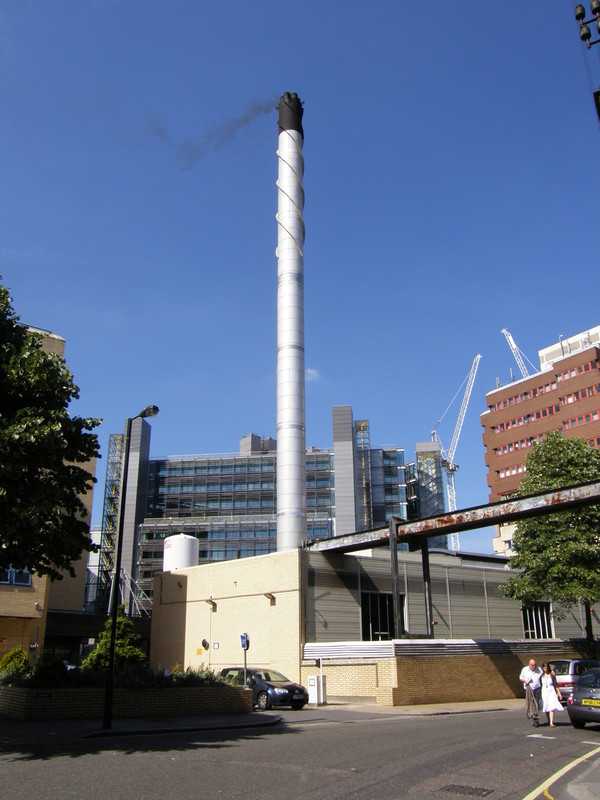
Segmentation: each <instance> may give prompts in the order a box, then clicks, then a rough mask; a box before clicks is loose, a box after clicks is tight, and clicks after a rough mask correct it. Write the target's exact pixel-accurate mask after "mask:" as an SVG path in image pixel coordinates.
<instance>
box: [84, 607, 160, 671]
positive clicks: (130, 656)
mask: <svg viewBox="0 0 600 800" xmlns="http://www.w3.org/2000/svg"><path fill="white" fill-rule="evenodd" d="M111 635H112V619H111V618H110V617H109V618H108V619H107V620H106V625H105V626H104V630H103V631H102V633H101V634H100V638H99V639H98V644H97V645H96V648H95V649H94V650H92V652H91V653H90V654H89V656H87V658H85V659H84V660H83V662H82V664H81V666H82V669H83V670H84V671H85V670H88V669H94V670H104V671H106V670H108V667H109V663H110V640H111ZM146 661H147V658H146V654H145V653H144V651H143V650H142V649H141V648H140V647H138V645H137V638H136V635H135V631H134V629H133V623H132V621H131V620H130V619H129V617H127V616H125V609H124V607H123V606H119V608H118V611H117V626H116V631H115V674H116V673H117V672H118V671H119V669H121V668H123V667H125V665H129V664H131V663H133V662H138V663H143V662H146Z"/></svg>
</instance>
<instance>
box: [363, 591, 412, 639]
mask: <svg viewBox="0 0 600 800" xmlns="http://www.w3.org/2000/svg"><path fill="white" fill-rule="evenodd" d="M400 599H401V611H400V619H401V620H402V630H403V631H404V624H403V620H404V598H403V597H401V598H400ZM360 607H361V619H362V639H363V642H384V641H389V640H390V639H393V638H394V636H395V631H394V603H393V598H392V595H391V594H387V593H384V592H362V593H361V595H360Z"/></svg>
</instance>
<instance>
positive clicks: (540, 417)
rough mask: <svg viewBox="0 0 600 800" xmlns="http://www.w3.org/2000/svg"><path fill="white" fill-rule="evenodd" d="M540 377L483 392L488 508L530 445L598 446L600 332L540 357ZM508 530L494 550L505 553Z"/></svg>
mask: <svg viewBox="0 0 600 800" xmlns="http://www.w3.org/2000/svg"><path fill="white" fill-rule="evenodd" d="M539 359H540V372H536V373H535V374H534V375H530V376H529V377H525V378H521V379H520V380H517V381H513V382H512V383H510V384H507V385H506V386H501V387H499V388H497V389H494V390H493V391H491V392H488V394H487V395H486V405H487V408H488V410H487V411H486V412H484V413H483V414H482V415H481V424H482V425H483V445H484V448H485V463H486V466H487V469H488V476H487V482H488V487H489V490H490V494H489V499H490V502H493V501H495V500H501V499H503V498H506V497H508V496H509V495H511V494H512V493H513V492H514V491H515V490H516V489H517V487H518V486H519V484H520V482H521V479H522V477H523V473H524V472H525V459H526V457H527V453H528V452H529V448H530V447H531V445H532V444H534V443H536V442H539V441H541V440H542V439H543V438H544V435H545V434H546V433H548V431H562V433H563V435H564V436H577V437H580V438H582V439H586V440H587V441H588V442H590V444H592V445H593V446H595V447H599V446H600V326H598V327H596V328H593V329H592V330H589V331H585V332H584V333H580V334H578V335H577V336H573V337H571V338H570V339H565V340H562V341H560V342H558V343H557V344H554V345H551V346H550V347H547V348H545V349H544V350H540V351H539ZM513 529H514V528H513V526H505V528H503V529H502V531H497V534H496V540H495V541H494V550H495V551H496V552H499V553H506V552H507V551H510V539H511V538H512V530H513Z"/></svg>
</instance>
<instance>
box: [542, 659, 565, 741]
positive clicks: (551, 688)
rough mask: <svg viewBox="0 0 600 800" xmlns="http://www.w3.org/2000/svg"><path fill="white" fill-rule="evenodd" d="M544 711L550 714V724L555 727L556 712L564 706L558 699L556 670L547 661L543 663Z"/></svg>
mask: <svg viewBox="0 0 600 800" xmlns="http://www.w3.org/2000/svg"><path fill="white" fill-rule="evenodd" d="M541 684H542V711H543V712H544V714H546V715H547V716H548V724H549V725H550V727H551V728H554V727H555V726H554V712H555V711H562V710H563V707H562V705H561V703H560V700H559V699H558V698H559V697H560V690H559V688H558V684H557V682H556V675H555V673H554V670H553V669H552V668H551V667H550V664H548V662H547V661H544V663H543V664H542V678H541Z"/></svg>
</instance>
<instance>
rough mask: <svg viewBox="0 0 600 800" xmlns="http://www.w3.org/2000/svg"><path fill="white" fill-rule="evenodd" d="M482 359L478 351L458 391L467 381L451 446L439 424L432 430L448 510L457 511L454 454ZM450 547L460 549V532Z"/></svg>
mask: <svg viewBox="0 0 600 800" xmlns="http://www.w3.org/2000/svg"><path fill="white" fill-rule="evenodd" d="M480 361H481V355H480V354H479V353H478V354H477V355H476V356H475V358H474V359H473V364H472V365H471V369H470V370H469V374H468V375H467V377H466V378H465V380H464V381H463V382H462V384H461V386H460V388H459V390H458V392H460V390H461V389H462V387H463V386H464V384H465V383H466V384H467V385H466V388H465V393H464V394H463V399H462V403H461V404H460V411H459V412H458V419H457V420H456V425H455V427H454V433H453V434H452V441H451V442H450V447H449V448H448V450H446V449H445V448H444V446H443V444H442V441H441V439H440V437H439V436H438V432H437V426H436V429H434V430H432V431H431V438H432V440H433V441H434V442H437V443H438V444H439V446H440V454H441V456H442V466H443V467H444V469H445V471H446V485H447V490H448V511H449V512H452V511H456V492H455V490H454V473H455V472H456V470H457V469H458V464H455V463H454V455H455V453H456V447H457V445H458V439H459V437H460V432H461V431H462V426H463V422H464V421H465V415H466V413H467V406H468V405H469V400H470V399H471V392H472V391H473V384H474V383H475V376H476V375H477V369H478V367H479V362H480ZM458 392H457V393H456V394H455V395H454V397H453V398H452V401H451V403H450V405H449V406H448V408H447V409H446V411H444V413H443V414H442V416H441V417H440V418H439V420H438V422H437V424H438V425H439V424H440V422H441V421H442V420H443V419H444V417H445V416H446V414H447V412H448V409H449V408H450V406H451V405H452V403H453V402H454V400H455V399H456V396H457V395H458ZM450 549H451V550H460V540H459V538H458V533H451V534H450Z"/></svg>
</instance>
